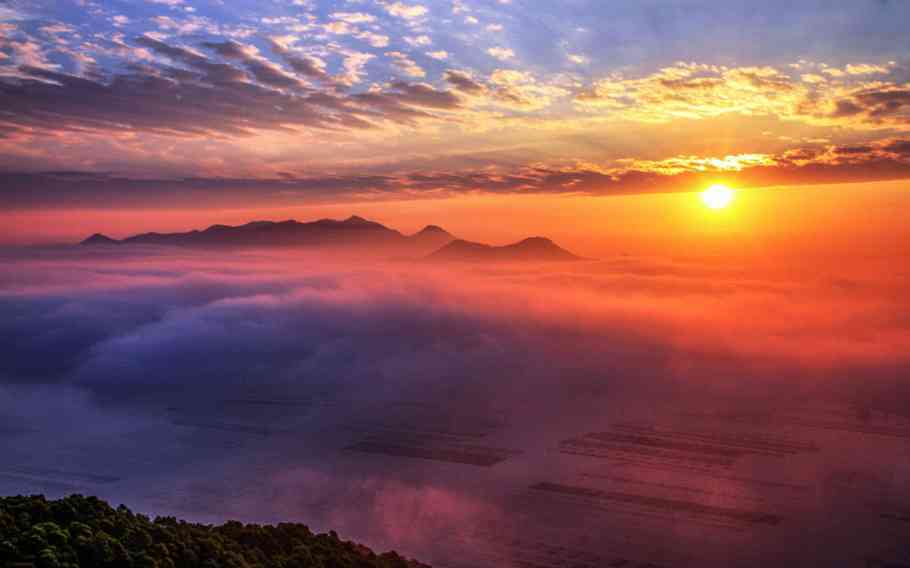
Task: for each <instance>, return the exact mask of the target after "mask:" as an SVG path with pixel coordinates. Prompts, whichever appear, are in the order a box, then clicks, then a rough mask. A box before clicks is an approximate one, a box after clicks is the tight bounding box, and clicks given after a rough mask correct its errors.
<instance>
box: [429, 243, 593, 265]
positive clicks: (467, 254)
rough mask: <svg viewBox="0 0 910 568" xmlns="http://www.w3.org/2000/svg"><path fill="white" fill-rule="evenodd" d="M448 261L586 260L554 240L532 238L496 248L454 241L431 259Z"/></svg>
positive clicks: (431, 256)
mask: <svg viewBox="0 0 910 568" xmlns="http://www.w3.org/2000/svg"><path fill="white" fill-rule="evenodd" d="M427 259H428V260H433V261H444V262H563V261H571V260H582V258H581V257H579V256H575V255H574V254H572V253H570V252H569V251H567V250H565V249H564V248H562V247H560V246H559V245H557V244H556V243H554V242H553V241H551V240H550V239H547V238H544V237H530V238H527V239H524V240H523V241H519V242H517V243H514V244H511V245H506V246H501V247H496V246H491V245H485V244H482V243H474V242H471V241H465V240H460V239H459V240H454V241H452V242H450V243H448V244H447V245H445V246H443V247H442V248H440V249H439V250H437V251H436V252H434V253H432V254H430V255H429V256H428V257H427Z"/></svg>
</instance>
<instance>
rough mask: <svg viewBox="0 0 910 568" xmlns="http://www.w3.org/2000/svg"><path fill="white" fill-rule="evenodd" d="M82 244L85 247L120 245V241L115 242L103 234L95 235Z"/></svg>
mask: <svg viewBox="0 0 910 568" xmlns="http://www.w3.org/2000/svg"><path fill="white" fill-rule="evenodd" d="M80 244H83V245H119V244H120V241H117V240H114V239H112V238H110V237H109V236H107V235H102V234H101V233H95V234H94V235H92V236H91V237H89V238H87V239H85V240H84V241H82V242H81V243H80Z"/></svg>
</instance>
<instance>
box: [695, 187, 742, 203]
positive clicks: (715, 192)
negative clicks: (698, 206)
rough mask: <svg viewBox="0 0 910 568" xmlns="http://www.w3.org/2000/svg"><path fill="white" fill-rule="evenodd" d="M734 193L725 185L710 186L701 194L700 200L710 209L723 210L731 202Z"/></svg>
mask: <svg viewBox="0 0 910 568" xmlns="http://www.w3.org/2000/svg"><path fill="white" fill-rule="evenodd" d="M735 195H736V192H735V191H733V190H732V189H730V188H729V187H727V186H725V185H720V184H717V185H712V186H711V187H709V188H708V189H706V190H704V191H703V192H701V200H702V201H704V202H705V205H707V206H708V207H710V208H711V209H723V208H724V207H727V206H728V205H730V203H732V202H733V197H734V196H735Z"/></svg>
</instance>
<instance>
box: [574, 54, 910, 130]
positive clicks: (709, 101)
mask: <svg viewBox="0 0 910 568" xmlns="http://www.w3.org/2000/svg"><path fill="white" fill-rule="evenodd" d="M793 69H797V70H799V71H801V74H800V75H799V76H796V75H794V74H793V73H791V71H793ZM793 69H789V70H785V69H780V68H775V67H771V66H762V67H726V66H717V65H708V64H703V63H677V64H676V65H673V66H670V67H664V68H662V69H660V70H659V71H657V72H655V73H652V74H650V75H646V76H644V77H639V78H627V77H625V76H623V75H622V74H621V73H615V74H613V75H611V76H610V77H608V78H606V79H602V80H600V81H597V82H596V83H595V84H594V85H593V86H592V87H591V88H590V89H588V90H586V91H582V92H580V93H577V94H576V96H575V102H576V105H577V106H578V108H580V109H585V110H589V111H593V112H605V113H607V114H610V115H615V116H619V117H622V118H626V119H630V120H635V121H642V122H667V121H670V120H674V119H705V118H710V117H716V116H720V115H724V114H731V113H734V114H742V115H759V116H761V115H770V116H778V117H780V118H782V119H785V120H794V121H800V122H805V123H809V124H816V125H841V126H849V127H854V128H901V129H903V128H906V127H907V124H910V123H908V122H907V117H908V112H910V111H908V108H910V106H908V102H907V97H906V93H907V88H906V87H905V86H903V85H901V84H900V83H897V82H884V81H882V82H877V83H874V84H866V83H864V82H861V81H860V82H857V81H858V79H857V77H861V76H862V75H866V74H873V73H889V72H891V69H889V68H886V67H883V66H873V65H868V64H854V65H848V66H847V67H846V68H845V69H844V70H841V69H837V68H833V67H828V66H826V65H822V64H810V63H808V62H807V63H801V64H798V65H797V66H796V67H794V68H793ZM807 70H814V72H806V71H807ZM823 74H827V75H828V76H829V77H828V78H826V77H824V76H823Z"/></svg>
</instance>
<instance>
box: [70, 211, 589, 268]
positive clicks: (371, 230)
mask: <svg viewBox="0 0 910 568" xmlns="http://www.w3.org/2000/svg"><path fill="white" fill-rule="evenodd" d="M81 244H82V245H86V246H103V245H164V246H180V247H207V248H225V247H228V248H239V247H259V248H264V247H317V246H318V247H343V248H354V249H358V250H367V251H370V252H380V253H393V254H396V255H409V256H411V257H417V258H420V257H423V258H425V259H426V260H429V261H434V262H553V261H568V260H580V257H577V256H575V255H573V254H572V253H570V252H568V251H567V250H565V249H563V248H561V247H559V246H558V245H556V244H555V243H554V242H553V241H551V240H549V239H546V238H543V237H531V238H528V239H524V240H522V241H519V242H517V243H514V244H511V245H506V246H491V245H486V244H482V243H475V242H470V241H465V240H461V239H456V238H455V237H454V236H453V235H452V234H451V233H449V232H448V231H446V230H445V229H443V228H441V227H438V226H436V225H427V226H426V227H424V228H423V229H421V230H420V231H418V232H417V233H414V234H412V235H405V234H403V233H401V232H399V231H396V230H395V229H390V228H389V227H386V226H385V225H382V224H381V223H377V222H375V221H370V220H367V219H364V218H363V217H358V216H356V215H354V216H351V217H348V218H347V219H345V220H343V221H338V220H334V219H321V220H319V221H312V222H308V223H302V222H300V221H295V220H288V221H252V222H250V223H246V224H245V225H238V226H230V225H212V226H211V227H209V228H207V229H205V230H201V231H200V230H193V231H186V232H181V233H141V234H138V235H133V236H131V237H126V238H124V239H121V240H117V239H113V238H111V237H108V236H106V235H103V234H101V233H95V234H94V235H92V236H90V237H88V238H87V239H85V240H84V241H82V243H81Z"/></svg>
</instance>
